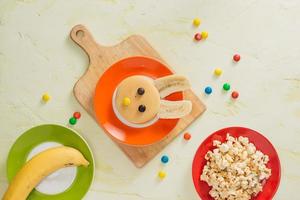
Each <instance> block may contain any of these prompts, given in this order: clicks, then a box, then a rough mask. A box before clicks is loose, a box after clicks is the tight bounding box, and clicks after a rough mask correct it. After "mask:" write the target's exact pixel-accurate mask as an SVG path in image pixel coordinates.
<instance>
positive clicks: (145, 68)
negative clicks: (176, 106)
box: [94, 56, 183, 145]
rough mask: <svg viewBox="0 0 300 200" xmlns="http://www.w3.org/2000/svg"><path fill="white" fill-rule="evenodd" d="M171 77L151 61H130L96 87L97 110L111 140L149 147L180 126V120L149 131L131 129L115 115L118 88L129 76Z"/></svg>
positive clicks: (118, 65) (159, 124)
mask: <svg viewBox="0 0 300 200" xmlns="http://www.w3.org/2000/svg"><path fill="white" fill-rule="evenodd" d="M170 74H173V73H172V71H171V70H170V69H169V68H168V67H167V66H165V65H164V64H162V63H160V62H159V61H157V60H154V59H151V58H147V57H140V56H138V57H129V58H125V59H123V60H120V61H118V62H117V63H115V64H113V65H112V66H111V67H109V68H108V69H107V70H106V71H105V72H104V74H103V75H102V76H101V78H100V79H99V81H98V83H97V86H96V91H95V97H94V110H95V113H96V118H97V121H98V123H99V124H100V125H101V126H102V127H103V129H104V130H105V131H106V132H107V133H108V135H109V136H111V137H112V138H113V139H116V140H117V141H118V142H121V143H124V144H128V145H149V144H153V143H155V142H158V141H160V140H162V139H163V138H164V137H166V136H167V135H168V134H169V132H170V131H171V130H172V129H173V128H174V127H175V126H176V124H177V122H178V119H159V120H158V121H157V122H155V123H154V124H152V125H151V126H148V127H145V128H132V127H128V126H126V125H124V124H123V123H122V122H121V121H120V120H119V119H118V118H117V117H116V115H115V114H114V111H113V108H112V96H113V93H114V91H115V88H116V87H117V85H118V84H119V83H120V82H121V81H122V80H123V79H125V78H126V77H128V76H132V75H144V76H148V77H150V78H153V79H156V78H159V77H163V76H166V75H170ZM165 99H168V100H173V101H174V100H182V99H183V95H182V92H177V93H174V94H171V95H169V96H168V97H166V98H165Z"/></svg>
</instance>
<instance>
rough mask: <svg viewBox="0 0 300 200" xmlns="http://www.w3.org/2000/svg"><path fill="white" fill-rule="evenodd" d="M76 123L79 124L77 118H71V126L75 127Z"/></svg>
mask: <svg viewBox="0 0 300 200" xmlns="http://www.w3.org/2000/svg"><path fill="white" fill-rule="evenodd" d="M76 122H77V119H76V118H75V117H71V118H70V119H69V123H70V124H71V125H75V124H76Z"/></svg>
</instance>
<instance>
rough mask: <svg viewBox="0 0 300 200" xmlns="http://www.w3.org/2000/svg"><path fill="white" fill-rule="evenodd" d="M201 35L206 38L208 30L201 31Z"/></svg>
mask: <svg viewBox="0 0 300 200" xmlns="http://www.w3.org/2000/svg"><path fill="white" fill-rule="evenodd" d="M201 36H202V38H203V39H206V38H207V37H208V32H206V31H203V32H202V33H201Z"/></svg>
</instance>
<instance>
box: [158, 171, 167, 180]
mask: <svg viewBox="0 0 300 200" xmlns="http://www.w3.org/2000/svg"><path fill="white" fill-rule="evenodd" d="M166 176H167V174H166V172H165V171H159V172H158V177H159V178H160V179H164V178H165V177H166Z"/></svg>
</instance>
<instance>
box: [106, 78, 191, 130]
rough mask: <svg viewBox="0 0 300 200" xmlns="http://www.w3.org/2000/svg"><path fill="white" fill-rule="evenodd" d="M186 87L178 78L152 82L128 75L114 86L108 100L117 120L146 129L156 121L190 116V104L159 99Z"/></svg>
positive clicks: (184, 82) (182, 80) (184, 81)
mask: <svg viewBox="0 0 300 200" xmlns="http://www.w3.org/2000/svg"><path fill="white" fill-rule="evenodd" d="M189 88H190V84H189V82H188V80H187V79H186V78H185V77H183V76H180V75H169V76H165V77H161V78H158V79H155V80H153V79H151V78H149V77H147V76H142V75H135V76H130V77H127V78H125V79H124V80H123V81H121V83H120V84H119V85H118V86H117V88H116V90H115V93H114V96H113V99H112V101H113V102H112V103H113V110H114V112H115V114H116V116H117V117H118V118H119V119H120V121H122V122H123V123H124V124H126V125H128V126H131V127H135V128H142V127H146V126H149V125H151V124H153V123H154V122H155V121H156V120H157V119H159V118H163V119H176V118H181V117H184V116H185V115H187V114H189V113H190V111H191V110H192V103H191V102H190V101H187V100H181V101H168V100H164V99H163V98H165V97H166V96H168V95H169V94H172V93H174V92H178V91H184V90H186V89H189Z"/></svg>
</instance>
